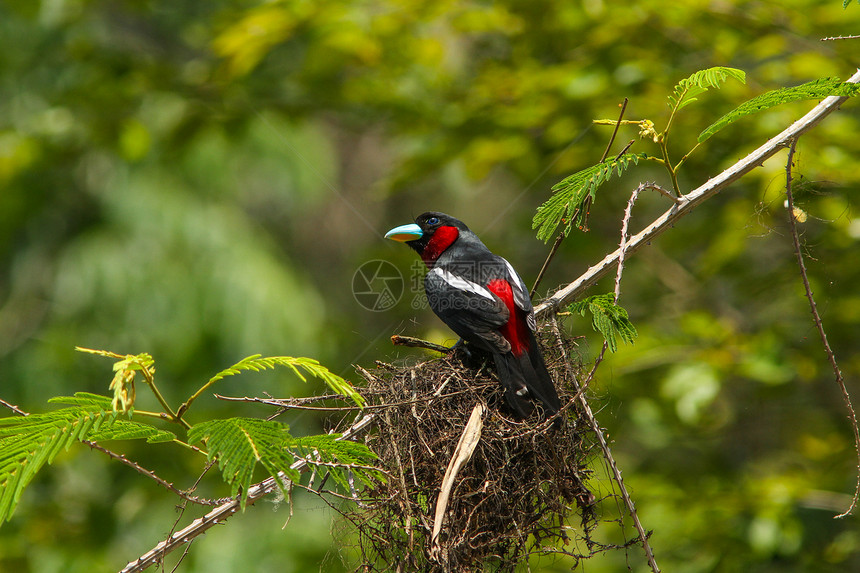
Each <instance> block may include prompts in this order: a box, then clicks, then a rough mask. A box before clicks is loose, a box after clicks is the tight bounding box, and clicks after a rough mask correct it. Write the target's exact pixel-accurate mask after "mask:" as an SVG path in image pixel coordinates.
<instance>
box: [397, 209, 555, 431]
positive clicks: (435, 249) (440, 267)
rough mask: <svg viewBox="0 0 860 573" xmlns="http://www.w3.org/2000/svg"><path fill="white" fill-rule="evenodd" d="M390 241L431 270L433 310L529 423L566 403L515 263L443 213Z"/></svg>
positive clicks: (427, 286) (427, 281) (428, 285)
mask: <svg viewBox="0 0 860 573" xmlns="http://www.w3.org/2000/svg"><path fill="white" fill-rule="evenodd" d="M385 238H387V239H393V240H395V241H400V242H403V243H406V244H407V245H409V246H410V247H412V248H413V249H415V251H417V252H418V255H419V256H420V257H421V259H422V260H423V261H424V263H425V264H426V265H427V268H428V269H429V271H428V272H427V275H426V276H425V277H424V290H425V292H426V293H427V300H428V302H429V303H430V308H432V309H433V312H435V313H436V315H437V316H439V318H441V319H442V322H444V323H445V324H447V325H448V326H449V327H450V328H451V330H453V331H454V332H456V333H457V334H458V335H459V336H460V337H461V338H463V340H465V341H467V342H469V343H470V344H473V345H475V346H476V347H478V348H481V349H483V350H485V351H487V352H490V353H491V354H492V355H493V358H494V359H495V362H496V369H497V371H498V374H499V380H500V381H501V383H502V387H503V388H504V390H505V396H506V398H507V400H508V403H509V404H510V406H511V408H513V410H514V412H516V413H517V414H518V415H520V416H522V417H525V416H527V415H529V414H530V413H531V411H532V410H533V409H534V405H533V403H532V402H531V400H529V399H530V398H531V399H532V400H537V401H539V402H540V403H541V404H542V405H543V409H544V412H545V413H546V414H547V415H552V414H555V413H556V412H558V409H559V407H560V406H561V403H560V402H559V399H558V394H557V393H556V390H555V385H554V384H553V381H552V378H551V377H550V375H549V372H548V371H547V369H546V364H545V363H544V360H543V355H542V354H541V350H540V347H539V346H538V343H537V340H535V335H534V330H535V315H534V309H533V308H532V303H531V299H530V297H529V292H528V289H527V288H526V285H525V284H524V283H523V279H521V278H520V276H519V275H518V274H517V272H516V271H515V270H514V268H513V267H512V266H511V264H510V263H509V262H508V261H506V260H505V259H503V258H502V257H500V256H498V255H494V254H493V253H492V252H490V250H489V249H488V248H487V247H486V246H485V245H484V243H482V242H481V239H479V238H478V236H477V235H476V234H475V233H473V232H472V231H470V230H469V227H467V226H466V225H465V224H464V223H463V222H462V221H459V220H457V219H455V218H454V217H451V216H450V215H446V214H444V213H437V212H428V213H424V214H422V215H419V216H418V218H417V219H415V223H410V224H408V225H401V226H400V227H396V228H394V229H391V230H390V231H388V232H387V233H386V234H385Z"/></svg>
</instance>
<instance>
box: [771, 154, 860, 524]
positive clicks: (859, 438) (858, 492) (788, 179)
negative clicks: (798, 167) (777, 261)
mask: <svg viewBox="0 0 860 573" xmlns="http://www.w3.org/2000/svg"><path fill="white" fill-rule="evenodd" d="M796 144H797V138H794V139H792V140H791V144H790V146H789V148H788V159H787V160H786V162H785V196H786V199H787V202H788V225H789V229H791V239H792V242H793V243H794V254H795V255H796V256H797V266H798V267H799V268H800V277H801V279H802V280H803V288H804V290H805V291H806V298H807V300H808V301H809V310H810V311H811V312H812V320H813V321H814V322H815V328H816V330H818V336H819V337H820V338H821V344H822V346H824V352H825V353H826V354H827V361H828V362H830V367H831V368H832V369H833V374H834V376H835V377H836V383H837V384H838V385H839V390H840V391H841V392H842V399H843V400H844V401H845V407H846V408H847V409H848V419H849V420H850V421H851V428H852V430H854V448H855V450H856V451H857V458H858V465H857V471H858V473H857V485H856V486H855V488H854V497H853V498H852V499H851V505H850V506H849V507H848V509H846V510H845V511H844V512H843V513H841V514H839V515H837V516H836V517H837V518H842V517H846V516H847V515H850V514H851V513H852V512H853V511H854V508H855V507H857V499H858V497H860V429H858V426H857V415H856V414H855V413H854V406H852V404H851V396H850V395H849V394H848V389H847V388H846V387H845V380H844V379H843V377H842V371H841V370H840V369H839V365H838V364H837V363H836V356H835V355H834V354H833V349H831V348H830V343H829V342H827V334H826V333H825V332H824V324H823V323H822V321H821V315H820V314H818V305H816V304H815V298H814V297H813V295H812V287H810V285H809V277H808V275H807V273H806V263H804V261H803V252H802V249H801V247H800V237H799V236H798V233H797V222H796V220H795V216H794V196H793V194H792V192H791V183H792V173H791V169H792V164H793V161H794V149H795V146H796Z"/></svg>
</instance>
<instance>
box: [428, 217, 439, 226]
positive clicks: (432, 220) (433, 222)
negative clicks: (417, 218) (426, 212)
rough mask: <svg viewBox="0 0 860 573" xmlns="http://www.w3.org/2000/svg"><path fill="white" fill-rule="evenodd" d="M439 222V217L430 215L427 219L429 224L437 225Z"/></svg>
mask: <svg viewBox="0 0 860 573" xmlns="http://www.w3.org/2000/svg"><path fill="white" fill-rule="evenodd" d="M438 222H439V217H430V218H429V219H427V224H428V225H435V224H437V223H438Z"/></svg>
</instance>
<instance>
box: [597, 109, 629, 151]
mask: <svg viewBox="0 0 860 573" xmlns="http://www.w3.org/2000/svg"><path fill="white" fill-rule="evenodd" d="M627 102H628V99H627V98H624V101H623V102H621V113H619V114H618V121H616V122H615V129H613V130H612V137H610V138H609V143H607V144H606V149H604V150H603V155H601V156H600V163H603V162H604V161H606V158H607V157H609V151H610V150H611V149H612V144H613V143H615V136H617V135H618V128H619V127H621V120H622V119H624V112H625V111H627Z"/></svg>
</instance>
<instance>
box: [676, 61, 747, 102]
mask: <svg viewBox="0 0 860 573" xmlns="http://www.w3.org/2000/svg"><path fill="white" fill-rule="evenodd" d="M729 78H734V79H736V80H738V81H739V82H741V83H742V84H743V83H746V73H744V71H743V70H738V69H736V68H726V67H722V66H720V67H715V68H708V69H706V70H699V71H698V72H696V73H694V74H693V75H691V76H690V77H689V78H686V79H683V80H681V81H680V82H678V85H676V86H675V89H674V90H673V92H672V95H670V96H669V107H670V108H672V112H673V113H674V112H676V111H678V110H679V109H681V108H683V107H685V106H687V105H689V104H691V103H693V102H694V101H696V96H698V95H699V94H701V93H703V92H705V91H707V90H708V89H709V88H720V87H722V84H723V83H725V81H726V80H727V79H729Z"/></svg>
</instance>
